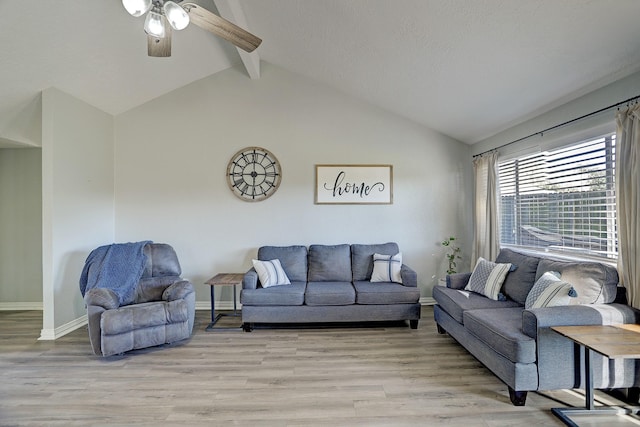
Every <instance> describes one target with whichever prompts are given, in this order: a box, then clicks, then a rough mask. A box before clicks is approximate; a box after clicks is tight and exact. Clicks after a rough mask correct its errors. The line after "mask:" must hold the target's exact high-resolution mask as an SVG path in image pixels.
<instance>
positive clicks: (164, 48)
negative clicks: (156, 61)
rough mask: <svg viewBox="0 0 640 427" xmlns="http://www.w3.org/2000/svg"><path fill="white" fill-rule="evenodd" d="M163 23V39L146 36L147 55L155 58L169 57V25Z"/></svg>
mask: <svg viewBox="0 0 640 427" xmlns="http://www.w3.org/2000/svg"><path fill="white" fill-rule="evenodd" d="M162 19H164V20H165V21H164V22H165V26H164V32H165V33H164V37H162V38H158V37H155V36H152V35H149V34H147V54H148V55H149V56H154V57H157V58H168V57H170V56H171V25H169V23H168V22H167V20H166V19H165V18H164V17H163V18H162Z"/></svg>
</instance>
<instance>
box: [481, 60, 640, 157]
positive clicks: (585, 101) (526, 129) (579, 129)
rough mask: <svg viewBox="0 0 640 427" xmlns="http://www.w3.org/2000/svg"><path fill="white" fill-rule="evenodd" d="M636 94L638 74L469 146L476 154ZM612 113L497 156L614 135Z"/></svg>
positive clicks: (529, 140) (639, 88)
mask: <svg viewBox="0 0 640 427" xmlns="http://www.w3.org/2000/svg"><path fill="white" fill-rule="evenodd" d="M637 95H640V72H638V73H635V74H632V75H631V76H628V77H626V78H623V79H620V80H618V81H616V82H614V83H611V84H609V85H607V86H604V87H603V88H600V89H598V90H596V91H593V92H590V93H588V94H586V95H584V96H581V97H580V98H578V99H576V100H574V101H571V102H568V103H566V104H564V105H561V106H560V107H557V108H554V109H553V110H551V111H549V112H547V113H544V114H541V115H539V116H537V117H534V118H533V119H531V120H528V121H526V122H524V123H521V124H519V125H516V126H513V127H511V128H509V129H506V130H505V131H503V132H500V133H498V134H497V135H494V136H492V137H490V138H487V139H485V140H483V141H480V142H478V143H477V144H474V145H473V146H472V149H471V151H472V154H474V155H475V154H479V153H482V152H484V151H487V150H490V149H493V148H496V147H500V146H502V145H504V144H507V143H509V142H511V141H515V140H517V139H520V138H523V137H525V136H528V135H531V134H533V133H536V132H540V131H542V130H544V129H547V128H550V127H553V126H556V125H559V124H561V123H564V122H567V121H569V120H573V119H576V118H578V117H582V116H584V115H587V114H590V113H592V112H594V111H598V110H600V109H603V108H606V107H608V106H610V105H613V104H616V103H618V102H620V101H624V100H626V99H629V98H631V97H633V96H637ZM615 113H616V110H615V109H609V110H606V111H603V112H601V113H599V114H596V115H593V116H590V117H589V118H586V119H583V120H579V121H576V122H574V123H572V124H570V125H568V126H564V127H561V128H558V129H557V130H553V131H550V132H546V133H545V134H544V135H542V136H540V135H536V136H534V137H532V138H527V139H525V140H523V141H520V142H517V143H515V144H510V145H508V146H506V147H504V148H501V149H500V155H501V156H503V155H505V156H508V155H514V154H528V153H529V152H532V151H535V150H537V151H542V150H545V149H549V148H553V147H554V146H557V145H559V144H562V143H563V142H564V141H569V142H570V141H576V140H580V139H582V138H584V139H586V138H591V137H594V136H599V135H602V134H604V133H606V132H613V131H615Z"/></svg>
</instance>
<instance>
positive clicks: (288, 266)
mask: <svg viewBox="0 0 640 427" xmlns="http://www.w3.org/2000/svg"><path fill="white" fill-rule="evenodd" d="M258 259H259V260H261V261H268V260H272V259H278V260H280V264H281V265H282V268H283V270H284V271H285V273H287V277H288V278H289V280H290V281H292V282H306V281H307V248H306V247H305V246H262V247H261V248H260V249H258Z"/></svg>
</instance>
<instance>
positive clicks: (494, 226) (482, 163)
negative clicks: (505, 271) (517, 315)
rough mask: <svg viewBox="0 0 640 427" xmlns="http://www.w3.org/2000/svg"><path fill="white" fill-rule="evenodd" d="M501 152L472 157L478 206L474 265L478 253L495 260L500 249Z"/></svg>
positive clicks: (475, 214) (475, 224) (472, 253)
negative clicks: (498, 170)
mask: <svg viewBox="0 0 640 427" xmlns="http://www.w3.org/2000/svg"><path fill="white" fill-rule="evenodd" d="M497 163H498V152H497V151H490V152H488V153H485V154H482V155H481V156H478V157H476V158H475V159H474V160H473V170H474V173H475V206H474V229H475V236H474V239H473V248H472V252H471V269H472V270H473V267H474V266H475V264H476V261H477V259H478V258H479V257H482V258H484V259H487V260H489V261H493V260H495V259H496V257H497V256H498V251H499V250H500V232H499V229H498V224H499V221H498V177H497V171H496V167H497Z"/></svg>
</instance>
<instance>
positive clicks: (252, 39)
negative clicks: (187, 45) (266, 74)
mask: <svg viewBox="0 0 640 427" xmlns="http://www.w3.org/2000/svg"><path fill="white" fill-rule="evenodd" d="M178 3H180V4H178ZM122 5H123V6H124V8H125V9H126V10H127V12H129V14H130V15H132V16H134V17H139V16H142V15H144V14H145V13H147V12H148V13H147V17H146V19H145V22H144V31H145V32H146V33H147V52H148V55H149V56H155V57H168V56H171V30H172V29H174V30H182V29H184V28H186V27H187V25H189V22H193V23H194V24H196V25H197V26H198V27H200V28H202V29H204V30H207V31H209V32H211V33H213V34H215V35H216V36H219V37H222V38H223V39H225V40H227V41H230V42H231V43H233V44H234V45H235V46H237V47H239V48H240V49H242V50H244V51H246V52H253V51H254V50H255V49H256V48H257V47H258V46H259V45H260V43H262V40H261V39H260V38H258V37H256V36H254V35H253V34H251V33H249V32H248V31H246V30H243V29H242V28H240V27H238V26H237V25H235V24H234V23H232V22H229V21H227V20H226V19H224V18H221V17H220V16H218V15H216V14H215V13H213V12H210V11H208V10H207V9H205V8H203V7H202V6H199V5H197V4H196V3H193V2H188V1H187V2H182V1H181V0H176V1H170V0H122ZM167 24H169V25H167Z"/></svg>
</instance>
